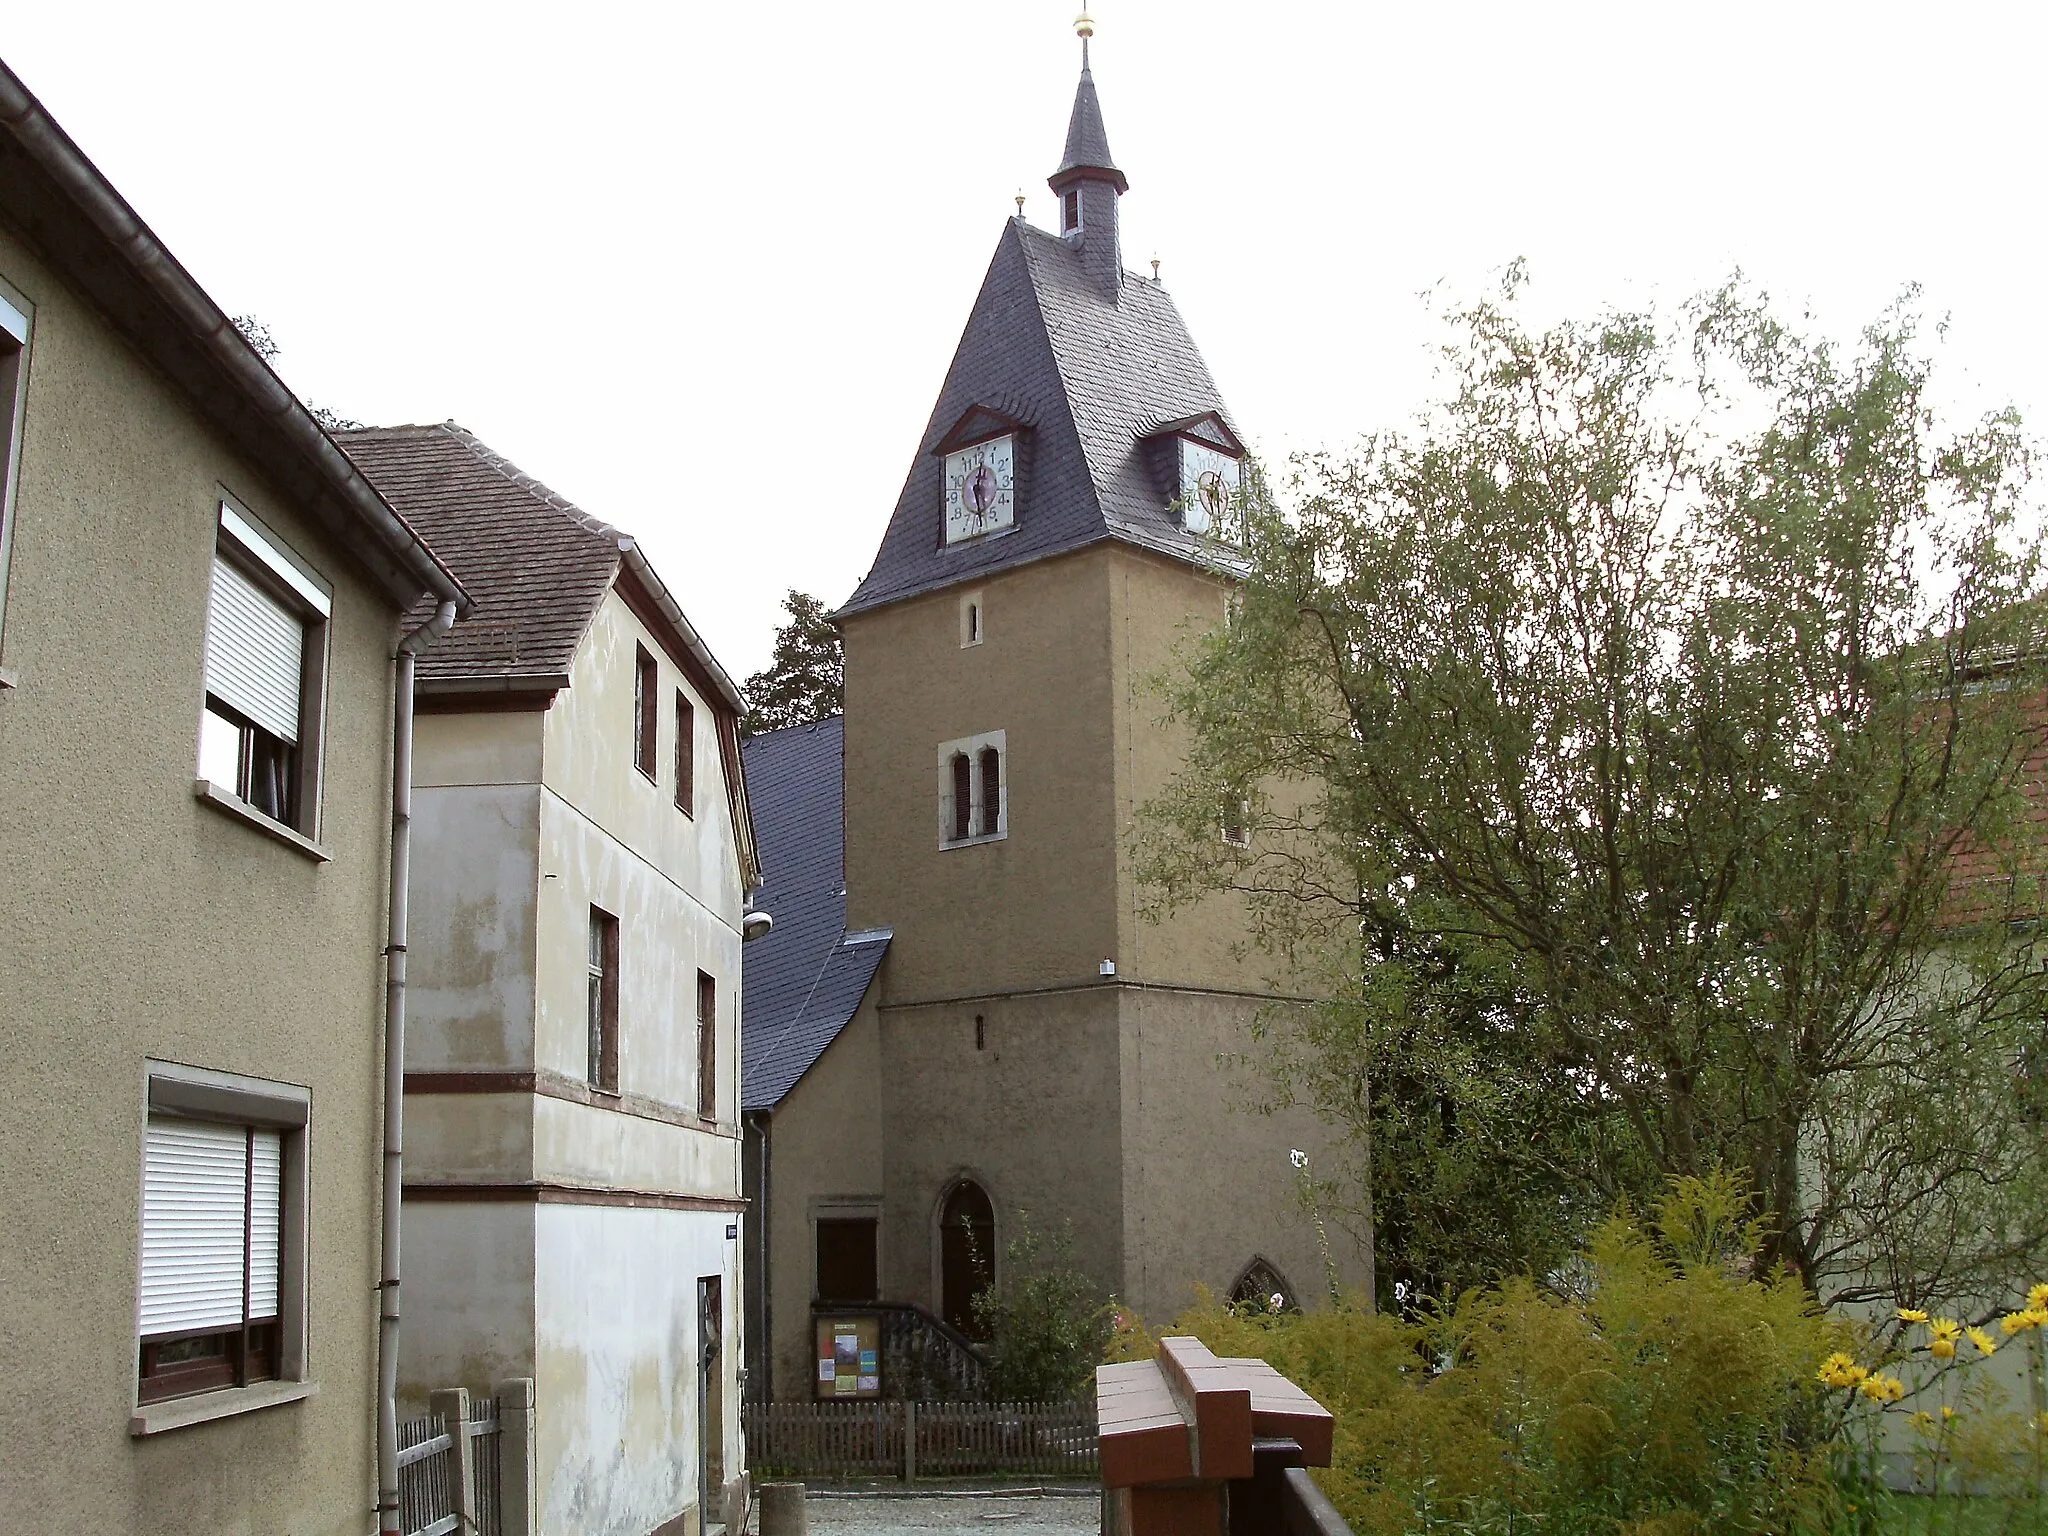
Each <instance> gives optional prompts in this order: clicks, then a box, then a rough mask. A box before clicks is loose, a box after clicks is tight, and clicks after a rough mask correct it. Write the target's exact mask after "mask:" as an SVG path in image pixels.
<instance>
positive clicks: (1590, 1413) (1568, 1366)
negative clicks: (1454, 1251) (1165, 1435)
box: [1131, 1177, 1848, 1536]
mask: <svg viewBox="0 0 2048 1536" xmlns="http://www.w3.org/2000/svg"><path fill="white" fill-rule="evenodd" d="M1743 1204H1744V1202H1743V1198H1742V1193H1741V1190H1740V1188H1739V1186H1738V1185H1737V1183H1736V1182H1735V1181H1734V1180H1732V1179H1729V1178H1721V1177H1715V1178H1708V1179H1704V1180H1700V1179H1688V1180H1681V1181H1678V1182H1676V1183H1674V1185H1673V1186H1672V1188H1671V1190H1670V1192H1669V1194H1668V1195H1667V1196H1666V1198H1665V1199H1664V1200H1663V1201H1662V1202H1661V1204H1660V1205H1659V1207H1658V1208H1657V1210H1656V1211H1655V1212H1654V1213H1653V1214H1652V1217H1651V1219H1650V1220H1648V1221H1647V1222H1645V1221H1641V1220H1638V1219H1636V1218H1634V1217H1633V1216H1632V1215H1631V1214H1630V1213H1629V1212H1627V1211H1626V1210H1624V1211H1623V1212H1622V1213H1621V1214H1619V1215H1617V1216H1615V1217H1614V1218H1613V1219H1611V1220H1610V1221H1608V1222H1607V1223H1606V1225H1605V1226H1604V1227H1602V1228H1601V1230H1600V1232H1599V1233H1598V1235H1597V1237H1596V1239H1595V1241H1594V1243H1593V1244H1592V1246H1591V1248H1590V1249H1589V1251H1588V1252H1587V1253H1586V1254H1584V1255H1583V1256H1582V1258H1581V1260H1580V1262H1579V1264H1578V1265H1577V1266H1576V1267H1575V1268H1574V1269H1573V1270H1572V1271H1571V1272H1570V1273H1569V1274H1565V1275H1560V1276H1556V1277H1553V1280H1554V1283H1553V1284H1551V1285H1548V1286H1539V1285H1537V1284H1536V1283H1534V1282H1533V1281H1531V1280H1528V1279H1517V1280H1511V1281H1508V1282H1506V1283H1504V1284H1501V1285H1497V1286H1490V1287H1487V1288H1484V1289H1480V1290H1474V1291H1470V1292H1467V1293H1466V1294H1465V1295H1464V1296H1463V1297H1461V1298H1459V1299H1458V1301H1457V1302H1456V1303H1455V1304H1453V1305H1449V1306H1446V1307H1443V1308H1441V1309H1436V1310H1433V1311H1430V1312H1428V1313H1425V1314H1424V1315H1422V1316H1420V1317H1418V1318H1416V1319H1415V1320H1412V1321H1404V1320H1401V1319H1398V1318H1395V1317H1391V1316H1387V1315H1383V1314H1379V1313H1374V1312H1372V1311H1369V1310H1367V1309H1366V1308H1365V1307H1364V1306H1363V1305H1360V1304H1358V1303H1356V1302H1353V1303H1350V1304H1346V1305H1343V1306H1339V1307H1336V1308H1332V1309H1327V1310H1323V1311H1318V1312H1311V1313H1306V1314H1303V1313H1273V1312H1266V1311H1260V1312H1257V1313H1253V1312H1248V1311H1242V1310H1234V1309H1232V1308H1229V1307H1225V1306H1221V1305H1219V1304H1217V1303H1216V1302H1215V1301H1214V1299H1213V1298H1211V1297H1207V1296H1204V1297H1203V1298H1202V1299H1201V1300H1200V1301H1199V1302H1198V1303H1197V1305H1196V1306H1195V1307H1194V1308H1193V1309H1192V1310H1190V1311H1189V1312H1187V1313H1185V1314H1183V1315H1182V1317H1181V1318H1180V1319H1179V1320H1178V1322H1177V1324H1176V1327H1175V1331H1176V1332H1184V1333H1193V1334H1195V1335H1197V1336H1198V1337H1200V1338H1201V1339H1202V1340H1203V1341H1204V1342H1205V1343H1207V1344H1208V1345H1209V1346H1210V1347H1211V1348H1212V1349H1214V1350H1215V1351H1216V1352H1217V1353H1218V1354H1222V1355H1240V1356H1242V1355H1251V1356H1257V1357H1259V1358H1262V1359H1265V1360H1267V1361H1270V1362H1271V1363H1272V1364H1273V1365H1274V1367H1275V1368H1277V1369H1278V1370H1279V1371H1281V1372H1282V1373H1283V1374H1285V1375H1286V1376H1288V1377H1290V1378H1291V1379H1293V1380H1294V1381H1295V1382H1297V1383H1298V1384H1299V1385H1300V1386H1302V1387H1303V1388H1304V1389H1305V1390H1306V1391H1308V1392H1309V1393H1311V1394H1312V1395H1314V1396H1315V1397H1316V1398H1317V1399H1318V1400H1319V1401H1321V1402H1322V1403H1323V1404H1324V1405H1325V1406H1326V1407H1328V1408H1329V1409H1330V1410H1331V1412H1332V1413H1333V1414H1335V1416H1336V1421H1337V1422H1336V1447H1335V1457H1334V1464H1333V1465H1332V1466H1331V1467H1330V1468H1329V1469H1328V1471H1327V1472H1325V1473H1322V1474H1319V1480H1320V1481H1321V1482H1322V1484H1323V1486H1324V1488H1325V1490H1326V1491H1327V1492H1328V1493H1329V1495H1330V1497H1331V1498H1332V1500H1333V1501H1334V1502H1335V1503H1336V1505H1337V1507H1338V1508H1339V1509H1340V1510H1341V1511H1342V1512H1343V1513H1344V1516H1345V1518H1346V1519H1348V1520H1349V1521H1350V1522H1351V1524H1352V1526H1353V1527H1354V1528H1355V1529H1356V1530H1357V1531H1359V1532H1360V1533H1361V1536H1380V1533H1384V1536H1395V1533H1407V1532H1411V1531H1432V1532H1439V1531H1440V1532H1472V1533H1475V1536H1476V1533H1480V1532H1487V1533H1492V1532H1502V1533H1507V1532H1530V1533H1532V1536H1533V1533H1536V1532H1543V1533H1558V1536H1567V1533H1569V1536H1577V1533H1581V1532H1585V1533H1593V1532H1599V1533H1603V1536H1690V1533H1695V1532H1696V1533H1701V1536H1704V1533H1707V1532H1716V1533H1720V1532H1729V1533H1745V1532H1758V1533H1762V1532H1797V1531H1822V1530H1828V1529H1831V1528H1833V1527H1834V1526H1835V1525H1836V1524H1837V1521H1838V1518H1839V1515H1840V1513H1841V1511H1840V1509H1839V1504H1840V1495H1839V1494H1838V1493H1837V1491H1836V1487H1835V1484H1834V1481H1833V1478H1832V1475H1831V1472H1832V1465H1833V1462H1832V1458H1833V1454H1834V1452H1833V1443H1834V1436H1835V1432H1836V1427H1837V1424H1838V1421H1839V1416H1838V1415H1837V1414H1836V1413H1834V1411H1833V1403H1832V1399H1831V1398H1830V1396H1829V1394H1828V1391H1827V1389H1826V1388H1824V1387H1823V1386H1822V1385H1821V1384H1820V1382H1819V1379H1818V1375H1817V1371H1818V1368H1819V1366H1820V1364H1821V1362H1822V1360H1823V1359H1824V1358H1825V1357H1826V1356H1827V1355H1828V1354H1829V1353H1830V1351H1832V1350H1834V1349H1837V1348H1839V1347H1841V1346H1842V1345H1843V1344H1844V1343H1845V1342H1848V1340H1847V1336H1846V1332H1845V1330H1843V1329H1842V1328H1841V1327H1840V1326H1839V1325H1835V1324H1831V1323H1829V1322H1828V1321H1826V1320H1825V1319H1823V1318H1822V1317H1821V1316H1820V1315H1819V1314H1818V1313H1817V1311H1816V1310H1815V1308H1814V1307H1813V1305H1812V1303H1811V1301H1810V1299H1809V1298H1808V1296H1807V1294H1806V1292H1805V1291H1804V1290H1803V1288H1802V1287H1801V1286H1800V1285H1799V1284H1798V1283H1797V1282H1796V1281H1794V1280H1791V1279H1787V1278H1782V1277H1772V1278H1767V1279H1758V1278H1754V1277H1752V1276H1750V1275H1748V1274H1747V1273H1746V1272H1745V1269H1744V1264H1745V1261H1744V1260H1743V1259H1742V1258H1741V1257H1740V1256H1741V1255H1743V1254H1745V1253H1751V1252H1754V1251H1756V1249H1755V1246H1754V1244H1753V1241H1752V1239H1753V1237H1754V1234H1752V1233H1749V1232H1746V1231H1744V1230H1742V1228H1741V1224H1740V1222H1739V1219H1738V1216H1737V1213H1738V1212H1740V1211H1741V1210H1742V1208H1743ZM1138 1337H1139V1335H1137V1334H1135V1333H1134V1334H1132V1335H1131V1342H1132V1343H1133V1344H1134V1343H1135V1340H1136V1339H1137V1338H1138Z"/></svg>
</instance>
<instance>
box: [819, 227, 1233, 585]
mask: <svg viewBox="0 0 2048 1536" xmlns="http://www.w3.org/2000/svg"><path fill="white" fill-rule="evenodd" d="M977 405H985V406H991V407H994V408H995V409H997V410H1000V411H1002V412H1003V413H1004V414H1006V415H1009V416H1013V417H1016V418H1018V419H1019V420H1021V421H1024V422H1027V423H1030V424H1031V429H1030V430H1029V431H1028V432H1025V433H1023V434H1021V435H1020V438H1019V442H1018V454H1017V459H1018V498H1017V501H1018V505H1017V518H1016V523H1015V526H1014V527H1013V528H1011V529H1010V530H1009V531H1007V532H1004V533H1000V534H995V535H990V536H987V537H984V538H980V539H974V540H970V541H967V542H966V543H964V544H958V545H954V546H951V547H950V548H949V547H947V546H946V545H945V544H944V542H943V527H942V513H941V504H940V498H941V489H942V485H941V482H942V477H943V473H944V466H943V463H942V461H941V460H940V459H939V458H938V457H937V455H936V454H935V453H934V451H933V450H934V449H935V448H936V447H937V446H938V444H939V442H940V440H941V439H943V438H944V437H945V435H946V434H947V432H948V431H950V430H951V429H952V427H953V426H954V424H955V423H956V422H958V421H959V420H960V419H961V417H962V416H963V415H965V414H966V413H967V412H968V411H969V410H970V409H972V408H973V407H974V406H977ZM1210 411H1213V412H1215V413H1216V414H1217V416H1218V417H1220V418H1221V419H1222V420H1223V421H1224V423H1225V424H1226V425H1227V426H1228V428H1229V430H1230V431H1231V432H1232V433H1233V435H1236V436H1239V437H1241V436H1242V434H1240V433H1238V432H1237V427H1236V424H1235V422H1234V421H1233V420H1232V418H1231V416H1230V412H1229V410H1228V408H1227V407H1226V406H1225V405H1224V403H1223V396H1222V394H1221V392H1220V391H1219V390H1218V389H1217V388H1216V381H1215V380H1214V379H1213V378H1212V377H1211V376H1210V374H1209V368H1208V365H1207V364H1206V363H1204V362H1203V361H1202V355H1201V353H1200V352H1199V351H1198V350H1197V349H1196V347H1195V343H1194V339H1193V338H1192V337H1191V336H1189V334H1188V330H1187V326H1186V324H1185V323H1184V322H1183V321H1182V320H1181V317H1180V311H1179V310H1178V309H1176V308H1175V307H1174V303H1173V299H1172V297H1171V295H1169V294H1168V293H1167V291H1166V290H1165V289H1164V288H1162V287H1160V286H1159V285H1158V284H1157V283H1155V282H1153V281H1152V280H1151V279H1149V278H1143V277H1139V276H1138V275H1137V274H1135V273H1130V272H1127V273H1125V274H1124V277H1123V282H1122V285H1121V289H1120V292H1119V294H1118V296H1117V298H1116V300H1115V301H1114V302H1112V301H1111V300H1110V299H1108V298H1107V297H1106V296H1105V295H1104V294H1103V293H1102V292H1101V291H1100V290H1098V289H1097V288H1096V287H1095V286H1094V284H1093V283H1092V282H1091V281H1090V279H1089V277H1088V274H1087V272H1086V270H1085V269H1084V268H1083V266H1082V261H1081V253H1080V250H1079V249H1078V247H1077V246H1076V245H1075V244H1074V243H1073V242H1072V241H1070V240H1065V239H1062V238H1060V237H1059V236H1057V235H1052V234H1048V233H1046V232H1045V231H1044V230H1040V229H1034V228H1033V227H1032V226H1031V225H1029V224H1027V223H1025V222H1024V221H1023V220H1022V219H1012V220H1010V222H1009V224H1008V225H1007V226H1006V227H1005V228H1004V231H1003V235H1002V238H1001V239H1000V240H999V241H998V242H997V244H996V252H995V256H994V258H993V260H991V261H990V263H989V268H988V273H987V275H986V276H985V277H984V278H983V280H982V286H981V292H980V294H979V295H978V296H977V297H976V299H975V301H974V308H973V310H972V311H971V312H970V313H969V315H968V319H967V325H966V328H965V329H964V330H963V332H962V333H961V337H960V345H959V347H958V349H957V350H956V351H955V353H954V356H953V362H952V365H951V367H950V368H949V369H948V370H947V373H946V382H945V386H944V387H943V388H942V389H941V390H940V392H939V398H938V401H937V403H936V405H935V407H934V409H933V411H932V416H931V420H930V423H929V424H928V425H927V426H926V428H925V432H924V436H923V438H922V440H921V441H920V442H919V444H918V451H917V454H916V457H915V458H914V459H913V460H912V463H911V467H910V473H909V475H908V476H907V477H906V479H905V481H904V485H903V490H902V494H901V495H900V496H899V497H898V499H897V503H896V510H895V513H894V515H893V516H892V517H891V518H890V520H889V526H888V529H887V531H886V532H885V533H884V534H883V536H882V546H881V549H880V551H879V552H878V553H877V554H876V556H875V563H874V566H873V568H872V569H871V570H870V571H869V572H868V574H867V576H866V577H865V578H864V579H863V580H862V582H861V583H860V586H859V587H858V588H857V589H856V590H855V592H854V594H853V596H852V597H850V598H849V599H848V600H847V601H846V603H845V605H844V606H843V608H842V609H841V610H840V611H841V612H843V613H856V612H859V611H860V610H862V609H865V608H873V607H878V606H880V605H881V604H883V603H890V602H896V601H899V600H900V599H902V598H906V597H912V596H916V595H917V594H919V593H923V592H929V591H934V590H936V589H938V588H940V587H945V586H950V585H953V584H954V583H956V582H962V581H971V580H975V579H978V578H980V577H982V576H985V575H988V574H989V573H991V572H993V571H998V570H1004V569H1007V568H1008V567H1011V566H1016V565H1022V564H1025V563H1026V562H1028V561H1032V560H1039V559H1044V558H1046V557H1048V556H1051V555H1056V554H1064V553H1066V552H1068V551H1069V550H1074V549H1079V548H1082V547H1083V546H1085V545H1088V544H1092V543H1095V542H1097V541H1099V540H1102V539H1119V540H1122V541H1124V542H1127V543H1132V544H1138V545H1142V546H1144V547H1146V548H1149V549H1155V550H1158V551H1160V552H1162V553H1165V554H1169V555H1173V556H1176V557H1178V558H1180V559H1184V560H1188V561H1190V562H1192V563H1196V564H1202V565H1222V566H1225V567H1228V566H1229V564H1230V561H1229V559H1228V556H1227V552H1219V551H1218V550H1217V547H1216V546H1215V544H1214V543H1213V542H1211V541H1208V540H1204V539H1201V538H1198V537H1196V536H1194V535H1192V534H1190V533H1188V532H1187V531H1186V530H1185V529H1183V528H1182V527H1181V526H1180V524H1179V522H1178V520H1176V519H1175V518H1174V517H1172V516H1171V515H1170V514H1169V513H1168V511H1167V506H1168V504H1169V503H1170V502H1171V501H1172V500H1173V499H1174V497H1175V496H1176V495H1178V493H1179V487H1178V486H1177V485H1174V484H1170V483H1168V480H1167V478H1166V477H1164V476H1163V475H1162V474H1161V473H1160V472H1159V470H1158V468H1157V467H1156V465H1155V456H1154V455H1152V454H1150V453H1149V452H1147V451H1146V444H1145V442H1144V440H1145V438H1147V437H1148V436H1149V435H1150V434H1152V433H1154V432H1156V431H1157V430H1159V428H1160V426H1161V424H1162V423H1167V422H1174V421H1181V420H1185V419H1187V418H1189V417H1194V416H1198V415H1201V414H1204V413H1206V412H1210Z"/></svg>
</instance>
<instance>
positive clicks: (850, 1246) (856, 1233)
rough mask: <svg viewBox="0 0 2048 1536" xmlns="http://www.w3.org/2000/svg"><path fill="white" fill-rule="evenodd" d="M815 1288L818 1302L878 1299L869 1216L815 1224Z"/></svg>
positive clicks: (879, 1294) (879, 1291) (879, 1293)
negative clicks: (816, 1259) (816, 1231)
mask: <svg viewBox="0 0 2048 1536" xmlns="http://www.w3.org/2000/svg"><path fill="white" fill-rule="evenodd" d="M817 1286H818V1300H820V1301H875V1300H878V1299H879V1298H880V1296H881V1290H880V1287H879V1285H878V1283H877V1278H876V1264H875V1221H874V1219H873V1218H872V1217H863V1218H861V1219H859V1220H845V1221H842V1220H833V1221H821V1222H819V1223H818V1270H817Z"/></svg>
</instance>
